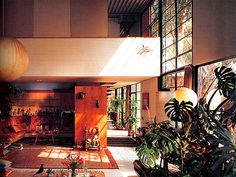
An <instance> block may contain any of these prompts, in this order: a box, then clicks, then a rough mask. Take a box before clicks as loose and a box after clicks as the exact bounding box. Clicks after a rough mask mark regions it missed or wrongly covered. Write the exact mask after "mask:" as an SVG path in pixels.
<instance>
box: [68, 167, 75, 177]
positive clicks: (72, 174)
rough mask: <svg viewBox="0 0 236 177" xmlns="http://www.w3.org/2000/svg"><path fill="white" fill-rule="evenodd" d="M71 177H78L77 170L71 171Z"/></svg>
mask: <svg viewBox="0 0 236 177" xmlns="http://www.w3.org/2000/svg"><path fill="white" fill-rule="evenodd" d="M69 177H76V171H75V169H71V172H70V174H69Z"/></svg>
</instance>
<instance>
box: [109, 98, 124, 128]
mask: <svg viewBox="0 0 236 177" xmlns="http://www.w3.org/2000/svg"><path fill="white" fill-rule="evenodd" d="M123 106H124V100H123V99H121V98H113V99H111V100H110V102H109V107H108V115H109V117H110V119H111V120H112V121H113V124H117V123H119V122H121V124H122V125H123V124H124V123H123V118H122V120H119V114H120V112H121V111H122V109H123Z"/></svg>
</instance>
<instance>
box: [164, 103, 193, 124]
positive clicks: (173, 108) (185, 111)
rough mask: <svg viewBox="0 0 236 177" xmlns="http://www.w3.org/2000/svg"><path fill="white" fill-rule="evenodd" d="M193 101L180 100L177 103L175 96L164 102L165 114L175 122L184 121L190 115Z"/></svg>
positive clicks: (187, 119)
mask: <svg viewBox="0 0 236 177" xmlns="http://www.w3.org/2000/svg"><path fill="white" fill-rule="evenodd" d="M192 111H193V103H192V102H190V101H188V102H185V101H182V102H181V103H179V102H178V101H177V100H176V99H175V98H172V99H170V100H169V101H168V102H167V103H166V104H165V113H166V115H167V116H168V117H169V118H170V119H171V120H172V121H175V122H182V123H186V122H188V121H189V119H190V118H191V117H192V114H193V113H192Z"/></svg>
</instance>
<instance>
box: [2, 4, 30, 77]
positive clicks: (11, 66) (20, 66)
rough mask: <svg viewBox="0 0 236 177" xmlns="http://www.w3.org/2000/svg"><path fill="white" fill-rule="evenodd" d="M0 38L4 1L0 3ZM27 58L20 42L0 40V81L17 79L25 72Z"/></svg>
mask: <svg viewBox="0 0 236 177" xmlns="http://www.w3.org/2000/svg"><path fill="white" fill-rule="evenodd" d="M2 7H3V9H2V13H3V14H2V17H3V18H2V19H3V20H2V36H4V0H3V1H2ZM28 64H29V57H28V55H27V53H26V50H25V48H24V46H23V44H21V42H20V41H18V40H16V39H13V38H4V37H1V38H0V81H4V82H10V81H13V80H16V79H18V78H19V77H21V76H22V74H23V73H24V72H25V71H26V69H27V67H28Z"/></svg>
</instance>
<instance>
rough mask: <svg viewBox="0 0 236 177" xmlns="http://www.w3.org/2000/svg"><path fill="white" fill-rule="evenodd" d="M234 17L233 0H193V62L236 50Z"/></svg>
mask: <svg viewBox="0 0 236 177" xmlns="http://www.w3.org/2000/svg"><path fill="white" fill-rule="evenodd" d="M235 17H236V1H234V0H227V1H222V0H207V1H203V0H194V2H193V64H194V65H199V64H203V63H206V62H210V61H214V60H217V59H220V58H224V57H229V56H231V55H235V54H236V33H235V29H236V23H235Z"/></svg>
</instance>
